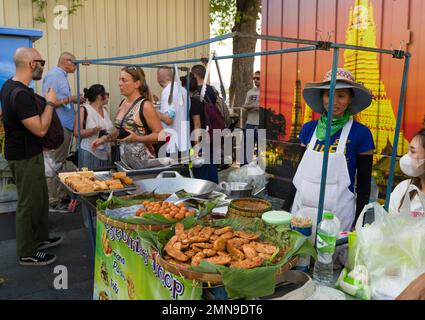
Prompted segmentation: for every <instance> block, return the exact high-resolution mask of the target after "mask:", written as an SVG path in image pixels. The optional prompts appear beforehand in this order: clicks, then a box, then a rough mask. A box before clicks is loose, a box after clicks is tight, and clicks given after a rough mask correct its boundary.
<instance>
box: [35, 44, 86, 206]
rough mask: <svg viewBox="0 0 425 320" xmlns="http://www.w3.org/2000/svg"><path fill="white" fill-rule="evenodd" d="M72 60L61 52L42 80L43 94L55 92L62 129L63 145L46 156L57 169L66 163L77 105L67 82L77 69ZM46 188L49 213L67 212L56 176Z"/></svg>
mask: <svg viewBox="0 0 425 320" xmlns="http://www.w3.org/2000/svg"><path fill="white" fill-rule="evenodd" d="M74 60H75V56H74V55H73V54H72V53H69V52H63V53H62V54H61V55H60V57H59V61H58V65H57V66H55V67H53V68H52V69H51V70H49V72H47V74H46V76H45V77H44V79H43V94H45V93H46V91H47V89H48V88H53V89H54V90H55V91H56V94H57V98H58V100H57V103H56V106H57V107H58V108H57V109H56V113H57V115H58V116H59V119H60V121H61V123H62V126H63V128H64V142H63V144H62V145H61V146H60V147H59V148H57V149H56V150H51V151H49V152H48V155H47V156H49V157H50V158H51V159H52V160H53V161H54V163H55V164H56V165H57V166H58V167H60V166H62V165H63V164H64V163H65V161H66V158H67V156H68V153H69V147H70V144H71V138H72V133H73V131H74V118H75V110H74V104H75V103H77V96H72V95H71V87H70V86H69V81H68V74H69V73H74V72H75V70H76V69H77V67H76V65H75V63H74V62H73V61H74ZM83 100H84V99H83V98H81V102H84V101H83ZM47 186H48V188H49V205H50V211H51V212H67V211H68V206H67V205H66V204H67V202H69V201H67V199H65V198H66V197H67V194H66V191H65V188H64V187H63V186H62V185H61V183H60V181H59V178H58V177H57V175H56V174H54V175H53V176H51V177H47ZM68 200H69V199H68Z"/></svg>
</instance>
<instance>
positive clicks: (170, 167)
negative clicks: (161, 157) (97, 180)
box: [115, 161, 183, 176]
mask: <svg viewBox="0 0 425 320" xmlns="http://www.w3.org/2000/svg"><path fill="white" fill-rule="evenodd" d="M115 165H116V166H117V169H118V171H122V172H125V173H127V175H128V176H134V175H147V174H156V173H159V172H161V171H165V170H176V168H179V167H182V166H183V165H182V164H170V165H165V166H164V165H157V166H154V167H148V168H143V169H131V168H129V167H128V166H126V165H125V164H124V163H123V162H122V161H117V162H115Z"/></svg>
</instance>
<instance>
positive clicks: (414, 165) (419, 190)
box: [389, 129, 425, 218]
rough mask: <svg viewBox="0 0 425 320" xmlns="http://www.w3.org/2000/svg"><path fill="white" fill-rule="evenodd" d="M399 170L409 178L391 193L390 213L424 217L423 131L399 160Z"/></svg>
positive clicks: (424, 156) (424, 162)
mask: <svg viewBox="0 0 425 320" xmlns="http://www.w3.org/2000/svg"><path fill="white" fill-rule="evenodd" d="M400 169H401V171H403V173H404V174H405V175H407V176H408V177H411V178H410V179H407V180H404V181H403V182H401V183H400V184H399V185H398V186H397V187H395V189H394V191H393V192H392V193H391V200H390V207H389V211H390V213H394V214H408V215H410V216H412V217H414V218H418V217H424V216H425V194H424V193H425V129H421V130H420V131H419V132H418V133H417V134H416V136H415V137H414V138H413V139H412V141H411V142H410V144H409V153H408V154H406V155H405V156H403V157H402V158H401V159H400Z"/></svg>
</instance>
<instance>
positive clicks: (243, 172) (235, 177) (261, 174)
mask: <svg viewBox="0 0 425 320" xmlns="http://www.w3.org/2000/svg"><path fill="white" fill-rule="evenodd" d="M267 180H268V174H267V173H266V172H265V171H264V170H263V169H261V167H260V166H259V165H258V164H257V162H256V161H253V162H251V163H250V164H248V165H246V166H243V167H242V168H239V169H237V170H234V171H232V172H230V173H229V177H228V182H246V183H250V184H251V185H253V186H254V191H253V192H254V193H255V192H256V191H258V190H260V189H262V188H265V187H266V185H267Z"/></svg>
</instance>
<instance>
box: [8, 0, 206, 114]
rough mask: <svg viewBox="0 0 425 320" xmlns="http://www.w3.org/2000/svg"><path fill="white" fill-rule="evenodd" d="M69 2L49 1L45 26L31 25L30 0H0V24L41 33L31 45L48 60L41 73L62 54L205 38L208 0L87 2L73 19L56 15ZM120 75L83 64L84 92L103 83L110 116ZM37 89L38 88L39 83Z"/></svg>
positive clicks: (151, 74)
mask: <svg viewBox="0 0 425 320" xmlns="http://www.w3.org/2000/svg"><path fill="white" fill-rule="evenodd" d="M70 3H71V1H67V0H60V1H57V2H55V1H53V0H51V1H50V0H49V1H48V6H47V8H46V9H45V11H44V15H45V17H46V20H47V21H46V23H35V22H34V16H36V11H37V8H36V7H35V6H34V5H33V3H32V0H0V26H8V27H20V28H35V29H40V30H42V31H43V32H44V37H43V38H42V39H40V40H38V41H37V42H35V43H34V47H35V48H36V49H38V50H39V51H40V52H41V54H42V56H43V58H44V59H46V60H47V65H46V68H45V70H47V69H50V68H51V67H53V66H55V65H56V64H57V61H58V58H59V55H60V54H61V52H64V51H69V52H72V53H74V54H75V55H76V57H77V58H78V59H84V58H108V57H114V56H123V55H134V54H139V53H143V52H149V51H154V50H160V49H166V48H170V47H176V46H180V45H184V44H187V43H192V42H195V41H199V40H204V39H208V38H209V33H210V29H209V1H208V0H86V1H83V2H82V3H83V7H82V8H80V9H78V11H77V14H76V15H75V16H70V17H65V18H62V17H61V16H60V15H59V16H58V15H55V14H54V12H55V10H56V12H57V10H60V9H61V8H60V7H58V5H64V6H65V7H66V8H69V7H70ZM62 10H63V9H62ZM65 10H66V9H65ZM61 19H62V20H61ZM208 52H209V48H208V47H207V46H204V47H199V48H196V49H190V50H185V51H180V52H177V53H173V54H166V55H161V56H155V57H150V58H145V59H143V60H141V59H138V60H129V61H128V62H131V63H149V62H158V61H167V60H175V59H185V58H192V57H201V56H207V55H208ZM119 62H123V63H125V62H126V61H119ZM146 71H147V78H148V79H147V80H148V84H149V85H150V86H151V88H153V91H154V93H155V94H156V95H159V94H160V87H159V86H158V84H157V81H156V73H155V70H153V69H148V70H146ZM45 72H46V71H45ZM118 75H119V67H105V66H89V67H84V66H83V67H82V68H81V86H82V88H84V87H87V86H90V85H92V84H95V83H101V84H103V85H105V87H106V88H107V90H109V91H110V92H111V102H110V106H111V109H112V111H113V113H114V112H115V111H116V107H117V106H118V104H119V101H120V99H121V98H120V95H119V90H118ZM75 80H76V77H75V76H70V82H71V85H72V90H73V92H74V91H75V90H74V89H75V88H76V85H75ZM37 89H38V90H39V89H40V88H39V84H38V85H37Z"/></svg>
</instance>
